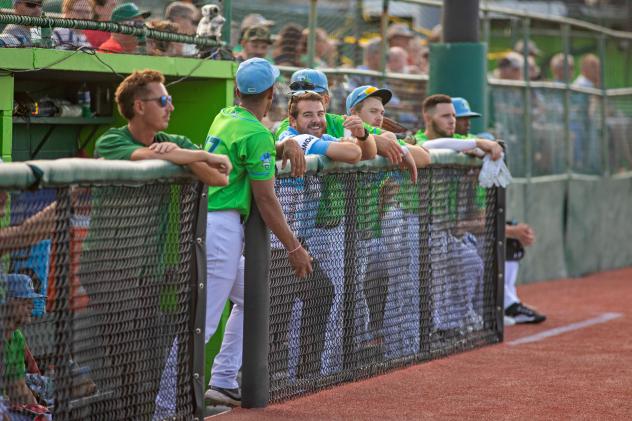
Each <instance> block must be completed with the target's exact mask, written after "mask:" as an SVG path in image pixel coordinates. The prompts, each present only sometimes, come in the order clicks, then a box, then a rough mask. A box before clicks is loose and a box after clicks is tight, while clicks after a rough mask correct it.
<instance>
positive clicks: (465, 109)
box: [452, 97, 481, 118]
mask: <svg viewBox="0 0 632 421" xmlns="http://www.w3.org/2000/svg"><path fill="white" fill-rule="evenodd" d="M452 105H454V111H456V118H461V117H480V116H481V115H480V114H479V113H475V112H474V111H472V110H471V109H470V104H469V102H467V99H465V98H460V97H455V98H452Z"/></svg>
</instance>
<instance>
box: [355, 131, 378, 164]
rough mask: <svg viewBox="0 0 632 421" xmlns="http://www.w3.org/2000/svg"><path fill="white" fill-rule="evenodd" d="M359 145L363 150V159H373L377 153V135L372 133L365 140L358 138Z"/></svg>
mask: <svg viewBox="0 0 632 421" xmlns="http://www.w3.org/2000/svg"><path fill="white" fill-rule="evenodd" d="M357 145H358V146H359V147H360V150H361V151H362V156H361V160H362V161H365V160H367V159H373V158H375V156H376V155H377V145H376V144H375V137H374V136H373V135H372V134H370V135H369V137H367V138H366V139H365V140H364V141H361V140H358V143H357Z"/></svg>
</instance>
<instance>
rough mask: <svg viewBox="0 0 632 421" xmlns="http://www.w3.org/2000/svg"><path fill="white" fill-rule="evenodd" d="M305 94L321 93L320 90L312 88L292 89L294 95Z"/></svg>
mask: <svg viewBox="0 0 632 421" xmlns="http://www.w3.org/2000/svg"><path fill="white" fill-rule="evenodd" d="M305 94H316V95H320V94H319V93H318V92H316V91H312V90H310V89H303V90H300V91H292V93H291V95H292V96H301V95H305Z"/></svg>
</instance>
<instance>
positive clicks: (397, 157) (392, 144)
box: [375, 136, 410, 164]
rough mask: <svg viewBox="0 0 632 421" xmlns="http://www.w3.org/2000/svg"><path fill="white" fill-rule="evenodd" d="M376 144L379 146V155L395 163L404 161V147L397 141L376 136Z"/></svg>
mask: <svg viewBox="0 0 632 421" xmlns="http://www.w3.org/2000/svg"><path fill="white" fill-rule="evenodd" d="M375 145H376V146H377V154H378V155H382V156H383V157H385V158H386V159H388V160H389V161H390V162H391V163H393V164H401V163H402V149H401V148H400V147H399V144H398V143H397V141H395V140H392V139H384V138H382V137H378V136H376V138H375ZM409 155H410V154H409Z"/></svg>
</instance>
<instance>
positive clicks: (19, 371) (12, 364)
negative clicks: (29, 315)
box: [3, 329, 26, 382]
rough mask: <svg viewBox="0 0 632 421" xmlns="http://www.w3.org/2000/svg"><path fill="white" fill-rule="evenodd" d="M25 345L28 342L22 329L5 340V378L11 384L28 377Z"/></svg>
mask: <svg viewBox="0 0 632 421" xmlns="http://www.w3.org/2000/svg"><path fill="white" fill-rule="evenodd" d="M3 340H4V338H3ZM25 345H26V341H25V340H24V335H23V334H22V332H21V331H20V329H16V330H15V331H14V332H13V334H12V335H11V337H10V338H9V339H6V340H5V343H4V376H5V379H6V380H7V381H9V382H14V381H16V380H20V379H24V378H25V377H26V365H25V363H24V347H25Z"/></svg>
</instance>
